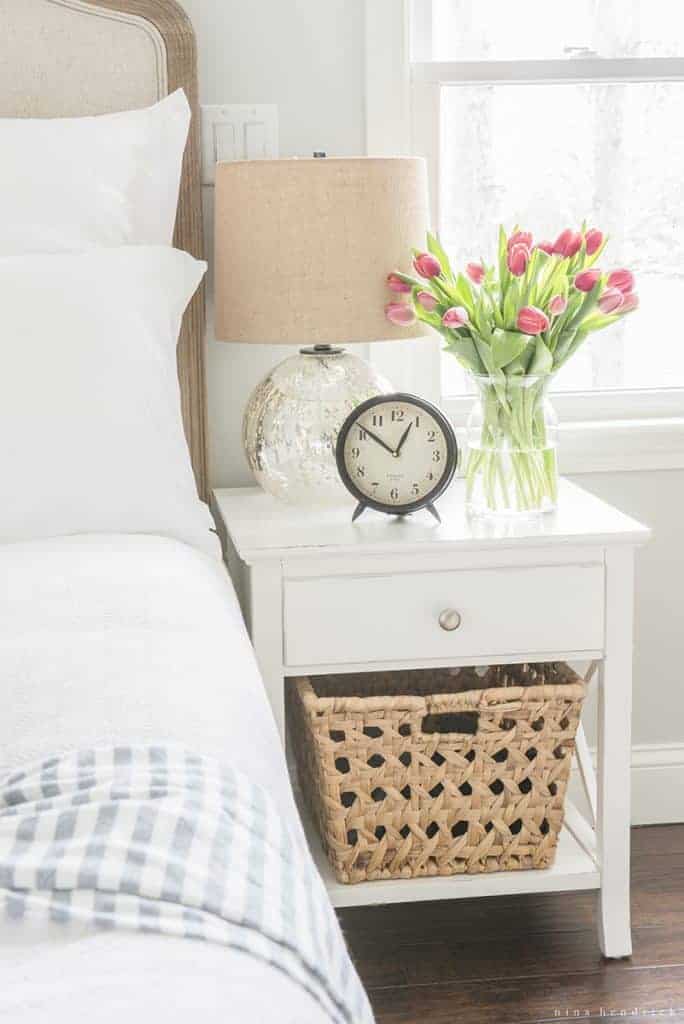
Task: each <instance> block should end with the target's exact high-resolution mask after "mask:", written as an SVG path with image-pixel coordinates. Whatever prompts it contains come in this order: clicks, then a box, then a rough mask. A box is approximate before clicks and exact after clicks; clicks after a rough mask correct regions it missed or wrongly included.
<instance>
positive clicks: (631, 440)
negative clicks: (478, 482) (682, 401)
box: [456, 417, 684, 474]
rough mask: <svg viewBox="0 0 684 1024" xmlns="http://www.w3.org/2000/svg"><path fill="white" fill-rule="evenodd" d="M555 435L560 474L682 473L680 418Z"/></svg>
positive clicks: (593, 424)
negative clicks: (665, 471)
mask: <svg viewBox="0 0 684 1024" xmlns="http://www.w3.org/2000/svg"><path fill="white" fill-rule="evenodd" d="M456 434H457V436H458V440H459V444H463V442H464V430H463V428H462V427H459V426H457V427H456ZM559 434H560V436H559V453H558V460H559V464H560V470H561V472H562V473H563V474H568V473H621V472H627V471H631V470H641V471H643V470H656V469H684V417H668V418H662V419H629V420H593V421H584V422H576V423H565V424H561V426H560V430H559Z"/></svg>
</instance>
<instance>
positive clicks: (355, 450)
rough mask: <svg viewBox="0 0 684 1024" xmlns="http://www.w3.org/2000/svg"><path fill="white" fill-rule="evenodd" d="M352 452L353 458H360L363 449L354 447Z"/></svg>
mask: <svg viewBox="0 0 684 1024" xmlns="http://www.w3.org/2000/svg"><path fill="white" fill-rule="evenodd" d="M351 454H352V458H353V459H358V458H359V456H360V455H361V449H360V448H352V450H351Z"/></svg>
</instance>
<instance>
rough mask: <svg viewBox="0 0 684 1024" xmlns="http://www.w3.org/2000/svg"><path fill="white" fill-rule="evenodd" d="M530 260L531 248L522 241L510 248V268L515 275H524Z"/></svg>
mask: <svg viewBox="0 0 684 1024" xmlns="http://www.w3.org/2000/svg"><path fill="white" fill-rule="evenodd" d="M529 260H530V250H529V249H528V248H527V246H526V245H524V244H523V243H522V242H518V243H516V245H513V246H511V248H510V249H509V250H508V269H509V270H510V272H511V274H513V276H514V277H522V275H523V274H524V273H525V271H526V270H527V264H528V263H529Z"/></svg>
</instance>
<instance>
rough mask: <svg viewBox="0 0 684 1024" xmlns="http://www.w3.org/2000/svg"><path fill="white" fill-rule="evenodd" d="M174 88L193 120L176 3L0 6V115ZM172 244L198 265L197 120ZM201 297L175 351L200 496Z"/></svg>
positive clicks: (111, 102)
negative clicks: (187, 104) (183, 94)
mask: <svg viewBox="0 0 684 1024" xmlns="http://www.w3.org/2000/svg"><path fill="white" fill-rule="evenodd" d="M179 87H182V88H184V89H185V91H186V94H187V96H188V99H189V101H190V104H191V106H192V108H193V111H194V112H195V115H197V103H198V98H197V56H196V46H195V36H194V32H193V29H192V25H191V24H190V21H189V19H188V17H187V15H186V14H185V12H184V11H183V10H182V9H181V8H180V7H179V5H178V4H177V3H176V2H175V0H93V2H89V0H88V2H86V0H0V117H78V116H82V115H86V114H104V113H111V112H113V111H117V110H131V109H134V108H136V107H144V106H149V105H150V104H152V103H155V102H156V101H157V100H159V99H161V98H162V97H163V96H166V95H167V94H168V93H170V92H173V91H174V90H175V89H177V88H179ZM176 245H177V246H178V247H179V248H181V249H186V250H187V251H188V252H191V253H192V254H193V255H194V256H197V257H200V258H201V257H202V255H203V239H202V208H201V192H200V145H199V117H198V116H195V117H194V118H193V129H192V137H191V140H190V143H189V145H188V149H187V152H186V154H185V167H184V174H183V184H182V188H181V200H180V207H179V212H178V220H177V223H176ZM204 327H205V307H204V293H203V292H202V293H201V294H198V295H197V296H196V298H195V299H194V301H193V304H192V306H191V307H190V309H189V310H188V313H187V314H186V317H185V321H184V325H183V333H182V336H181V341H180V345H179V349H178V373H179V379H180V385H181V396H182V404H183V419H184V422H185V428H186V434H187V437H188V444H189V446H190V452H191V456H192V462H193V466H194V469H195V476H196V478H197V485H198V488H199V491H200V493H201V495H202V496H203V497H205V496H206V492H207V450H206V403H205V381H204Z"/></svg>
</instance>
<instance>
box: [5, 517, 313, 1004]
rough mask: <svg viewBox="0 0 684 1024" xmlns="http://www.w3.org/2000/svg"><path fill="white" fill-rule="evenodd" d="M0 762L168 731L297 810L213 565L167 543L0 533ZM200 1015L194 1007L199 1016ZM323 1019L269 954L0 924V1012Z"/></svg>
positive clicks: (232, 605)
mask: <svg viewBox="0 0 684 1024" xmlns="http://www.w3.org/2000/svg"><path fill="white" fill-rule="evenodd" d="M0 687H1V690H0V700H1V704H0V774H3V773H4V772H6V771H8V770H9V769H14V768H17V767H18V766H20V765H22V764H25V763H28V762H32V761H35V760H36V759H38V758H43V757H46V756H50V755H51V754H56V753H63V752H66V751H69V750H76V749H78V748H83V747H92V746H102V745H108V744H116V743H119V744H136V743H148V742H160V741H161V742H169V743H180V744H183V745H185V746H186V747H189V748H192V749H193V750H195V751H197V752H198V753H200V754H206V755H209V756H213V757H217V758H219V759H221V760H227V761H230V762H231V763H232V764H234V765H235V766H236V767H238V768H240V769H241V770H243V771H245V772H247V773H248V774H249V775H251V776H252V778H253V779H254V780H255V781H258V782H260V783H262V784H263V785H265V786H267V787H268V788H269V790H270V791H271V793H272V794H273V795H274V796H275V797H276V799H277V800H278V802H279V804H280V806H281V809H282V812H283V813H284V814H290V815H292V816H293V818H294V817H296V811H295V809H294V803H293V800H292V794H291V790H290V785H289V781H288V777H287V771H286V768H285V763H284V757H283V754H282V751H281V747H280V743H279V740H278V736H277V733H276V729H275V725H274V722H273V719H272V716H271V712H270V708H269V707H268V703H267V699H266V696H265V693H264V689H263V684H262V682H261V679H260V676H259V671H258V668H257V666H256V662H255V660H254V655H253V652H252V648H251V646H250V644H249V640H248V637H247V634H246V632H245V628H244V625H243V623H242V618H241V615H240V611H239V607H238V604H237V600H236V598H235V595H234V592H233V590H232V586H231V584H230V582H229V580H228V577H227V575H226V573H225V569H224V567H223V566H222V564H221V563H220V562H218V561H216V560H213V559H211V558H210V557H208V556H207V555H204V554H202V553H200V552H198V551H195V550H194V549H192V548H190V547H187V546H186V545H183V544H181V543H178V542H176V541H172V540H168V539H164V538H156V537H142V536H111V537H110V536H87V537H86V536H83V537H73V538H61V539H56V540H48V541H40V542H35V543H26V544H14V545H5V546H0ZM198 1013H201V1018H200V1017H198ZM197 1019H201V1020H202V1021H203V1022H209V1024H211V1022H213V1021H217V1022H218V1021H221V1022H224V1021H236V1022H241V1024H242V1022H245V1024H247V1022H249V1024H262V1022H263V1024H270V1022H276V1021H277V1022H278V1024H319V1022H321V1021H322V1020H323V1018H322V1015H321V1010H320V1009H319V1008H318V1006H317V1005H316V1004H315V1003H313V1001H312V1000H310V998H309V997H308V996H307V995H306V994H305V993H304V992H302V991H300V990H299V989H297V988H295V986H294V985H293V984H292V983H290V982H289V981H288V979H287V978H286V977H284V976H282V975H280V974H279V973H278V972H276V971H275V970H273V969H271V968H269V967H268V966H266V965H264V964H261V963H258V962H257V961H254V960H251V959H249V958H248V957H247V956H245V955H243V954H240V953H237V952H234V951H231V950H226V949H224V948H220V947H211V946H205V945H204V944H198V943H192V942H191V941H188V940H181V939H172V938H168V937H155V936H152V935H133V934H132V935H127V934H122V933H117V934H106V935H103V934H95V933H92V932H91V931H89V930H88V929H80V930H78V931H71V932H68V933H65V931H64V928H63V927H61V926H53V930H52V931H45V930H41V931H34V932H32V931H31V928H30V926H28V925H27V924H26V923H25V922H21V923H19V924H2V925H0V1020H8V1021H12V1024H15V1022H16V1024H37V1022H43V1021H50V1022H51V1024H62V1022H63V1021H64V1022H66V1021H69V1024H72V1022H74V1021H85V1020H97V1021H98V1022H102V1024H108V1022H110V1021H112V1022H113V1021H117V1022H119V1021H124V1020H125V1021H126V1022H127V1024H130V1022H135V1024H137V1022H139V1021H140V1022H143V1021H144V1022H146V1024H148V1022H153V1021H157V1020H159V1021H162V1020H164V1021H165V1022H167V1024H176V1022H179V1024H180V1022H181V1021H183V1022H184V1021H194V1020H197Z"/></svg>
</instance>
